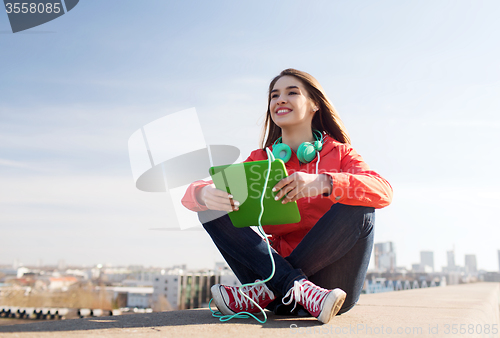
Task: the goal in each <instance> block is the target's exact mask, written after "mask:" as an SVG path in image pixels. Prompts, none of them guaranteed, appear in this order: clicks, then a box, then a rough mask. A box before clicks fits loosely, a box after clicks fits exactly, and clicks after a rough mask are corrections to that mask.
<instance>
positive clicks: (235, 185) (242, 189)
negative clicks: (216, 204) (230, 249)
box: [209, 159, 300, 228]
mask: <svg viewBox="0 0 500 338" xmlns="http://www.w3.org/2000/svg"><path fill="white" fill-rule="evenodd" d="M268 165H269V164H268V161H267V160H264V161H253V162H245V163H237V164H230V165H222V166H216V167H211V168H210V170H209V172H210V176H212V180H213V182H214V184H215V186H216V187H217V189H220V190H223V191H227V192H228V193H230V194H231V195H233V197H234V200H236V201H238V202H240V203H241V205H240V207H239V210H237V211H232V212H230V213H229V218H230V219H231V221H232V222H233V225H234V226H235V227H237V228H243V227H247V226H252V225H258V224H259V223H258V218H259V214H260V211H261V206H260V196H261V194H262V190H263V188H264V183H265V180H266V174H267V168H268ZM287 176H288V174H287V172H286V168H285V164H284V163H283V161H282V160H279V159H277V160H274V161H273V162H271V174H270V175H269V182H268V184H267V187H266V190H265V195H264V214H263V215H262V221H261V224H262V225H278V224H289V223H297V222H299V221H300V213H299V208H298V207H297V202H288V203H287V204H282V203H281V200H279V201H275V200H274V197H275V196H276V193H274V192H273V191H272V188H273V187H274V186H275V185H276V183H278V182H279V181H280V180H281V179H282V178H284V177H287Z"/></svg>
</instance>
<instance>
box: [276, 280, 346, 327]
mask: <svg viewBox="0 0 500 338" xmlns="http://www.w3.org/2000/svg"><path fill="white" fill-rule="evenodd" d="M287 297H290V300H288V301H287V302H285V298H287ZM345 297H346V293H345V292H344V291H342V290H341V289H335V290H327V289H323V288H321V287H319V286H317V285H315V284H314V283H312V282H311V281H308V280H307V279H305V278H304V279H301V280H299V281H295V283H294V284H293V287H292V288H291V289H290V290H288V292H287V293H286V295H285V297H283V300H282V301H283V304H285V305H289V304H291V303H292V301H293V300H295V305H296V304H297V303H299V304H300V305H302V306H303V307H304V308H305V309H306V310H307V311H308V312H309V313H310V314H311V315H313V316H314V317H316V318H317V319H318V320H319V321H320V322H322V323H324V324H326V323H328V322H329V321H330V319H332V318H333V316H335V315H336V314H337V313H338V312H339V310H340V308H341V307H342V304H344V300H345ZM295 305H294V309H295ZM292 311H293V309H292Z"/></svg>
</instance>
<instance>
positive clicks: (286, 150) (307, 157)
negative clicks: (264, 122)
mask: <svg viewBox="0 0 500 338" xmlns="http://www.w3.org/2000/svg"><path fill="white" fill-rule="evenodd" d="M313 136H314V138H315V139H316V141H314V143H311V142H304V143H302V144H301V145H300V146H299V148H298V149H297V158H298V159H299V161H300V162H302V163H309V162H311V161H312V160H314V158H315V157H316V152H320V151H321V149H323V134H322V133H321V132H320V131H319V130H316V129H314V130H313ZM273 155H274V157H275V158H279V159H280V160H282V161H283V162H285V163H286V162H288V160H290V157H291V156H292V150H291V149H290V147H289V146H288V145H286V144H284V143H281V137H279V138H278V139H277V140H276V141H275V142H274V144H273Z"/></svg>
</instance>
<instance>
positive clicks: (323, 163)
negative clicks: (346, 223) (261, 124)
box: [182, 136, 392, 257]
mask: <svg viewBox="0 0 500 338" xmlns="http://www.w3.org/2000/svg"><path fill="white" fill-rule="evenodd" d="M271 149H272V147H271ZM260 160H267V154H266V151H265V150H262V149H258V150H254V151H253V152H252V153H251V154H250V156H249V157H248V158H247V159H246V161H245V162H249V161H260ZM317 161H318V156H316V158H315V159H314V160H313V161H312V162H310V163H307V164H303V163H300V161H299V160H298V159H297V156H296V154H295V153H294V152H292V157H291V158H290V160H289V161H288V162H287V163H286V164H285V166H286V170H287V172H288V175H291V174H293V173H294V172H296V171H301V172H305V173H309V174H315V173H316V162H317ZM318 174H327V175H329V176H330V177H331V178H332V181H333V190H332V193H331V194H330V196H328V197H325V196H323V195H319V196H316V197H309V198H301V199H299V200H298V201H297V205H298V207H299V211H300V216H301V221H300V222H298V223H293V224H282V225H266V226H264V227H263V228H264V230H265V232H266V233H267V234H270V235H272V237H271V241H272V243H273V245H272V246H273V247H274V248H275V249H276V251H278V252H279V253H280V255H282V256H283V257H286V256H288V255H289V254H290V253H291V252H292V250H293V249H294V248H295V247H296V246H297V245H298V244H299V242H300V241H301V240H302V238H304V236H305V235H306V234H307V232H308V231H309V230H310V229H311V228H312V227H313V226H314V225H315V224H316V222H317V221H318V220H319V219H320V218H321V216H323V215H324V214H325V213H326V212H327V211H328V210H329V209H330V207H331V206H332V205H333V204H334V203H342V204H347V205H362V206H368V207H374V208H383V207H386V206H388V205H389V204H390V203H391V201H392V187H391V185H390V184H389V182H387V181H386V180H385V179H384V178H382V177H381V176H380V175H379V174H377V173H376V172H374V171H372V170H370V169H369V167H368V165H367V164H366V163H365V162H364V161H363V159H362V158H361V156H360V155H359V154H358V153H357V152H356V151H355V150H354V149H353V148H352V147H351V146H350V145H347V144H343V143H339V142H337V141H335V140H333V139H332V138H330V137H328V136H326V137H325V141H324V143H323V149H322V150H321V152H320V162H319V168H318ZM211 183H212V181H196V182H194V183H192V184H191V185H190V186H189V187H188V189H187V191H186V194H185V195H184V197H183V198H182V204H183V205H184V206H185V207H186V208H188V209H190V210H192V211H204V210H207V207H206V206H204V205H201V204H199V203H198V201H197V199H196V193H197V192H198V190H199V189H201V188H203V187H204V186H206V185H208V184H211Z"/></svg>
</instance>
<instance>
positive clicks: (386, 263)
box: [0, 241, 500, 273]
mask: <svg viewBox="0 0 500 338" xmlns="http://www.w3.org/2000/svg"><path fill="white" fill-rule="evenodd" d="M396 248H397V245H395V243H393V242H391V241H389V242H378V243H374V246H373V251H372V257H371V259H370V265H369V270H377V266H378V269H379V270H387V271H393V272H394V271H396V269H400V268H402V267H404V268H406V269H407V270H408V271H412V270H414V269H413V267H416V266H419V267H418V269H417V270H419V271H422V272H426V271H425V268H422V266H429V267H430V268H431V270H432V271H429V272H449V271H454V270H456V269H457V268H463V269H464V271H465V272H466V273H470V272H477V271H480V270H483V271H491V272H497V271H498V272H500V250H497V254H498V270H487V269H481V268H478V266H479V265H478V262H477V257H476V255H475V254H470V253H469V254H465V255H464V264H462V265H460V264H457V263H456V259H455V258H456V257H455V251H454V249H453V250H450V251H447V252H446V257H447V264H446V265H443V266H438V267H436V266H435V265H434V252H433V251H419V254H420V260H419V262H418V263H415V262H413V263H412V264H411V266H412V267H410V268H408V266H404V265H398V264H397V261H396V259H397V249H396ZM221 262H224V264H225V261H224V260H223V259H221V260H220V261H215V262H214V266H218V265H220V264H221ZM0 266H4V267H5V266H12V268H13V269H17V268H19V267H23V266H26V267H56V268H57V269H58V270H64V269H66V268H67V267H70V266H73V267H77V266H80V267H96V266H97V267H99V266H100V267H103V268H106V267H120V266H122V267H141V268H152V269H153V268H168V266H166V265H156V266H155V265H147V264H110V263H105V262H100V263H91V264H82V265H78V264H71V262H69V263H67V262H66V260H65V259H59V260H57V262H55V263H53V264H43V260H41V259H38V260H37V263H36V264H25V263H24V262H22V261H20V260H18V259H14V261H13V262H12V263H6V262H2V261H0ZM173 266H174V267H179V266H184V267H185V268H187V269H195V270H196V269H200V268H199V267H197V268H192V267H189V266H188V265H187V264H182V263H181V264H177V265H173ZM211 268H213V267H211V266H205V267H202V268H201V269H211Z"/></svg>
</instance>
